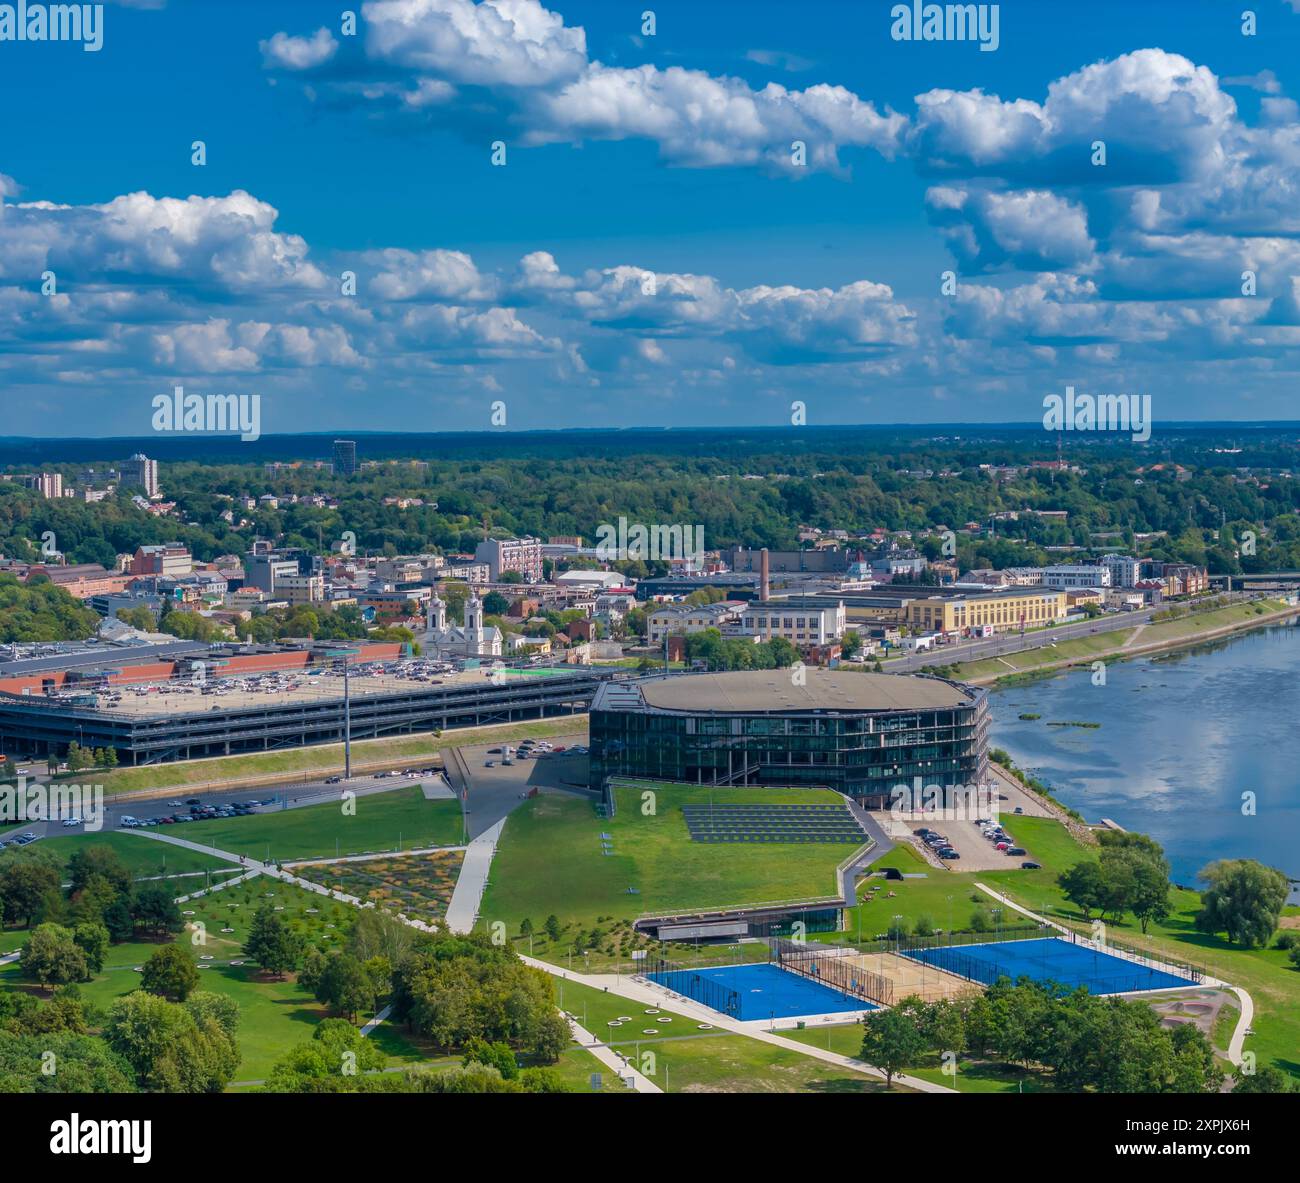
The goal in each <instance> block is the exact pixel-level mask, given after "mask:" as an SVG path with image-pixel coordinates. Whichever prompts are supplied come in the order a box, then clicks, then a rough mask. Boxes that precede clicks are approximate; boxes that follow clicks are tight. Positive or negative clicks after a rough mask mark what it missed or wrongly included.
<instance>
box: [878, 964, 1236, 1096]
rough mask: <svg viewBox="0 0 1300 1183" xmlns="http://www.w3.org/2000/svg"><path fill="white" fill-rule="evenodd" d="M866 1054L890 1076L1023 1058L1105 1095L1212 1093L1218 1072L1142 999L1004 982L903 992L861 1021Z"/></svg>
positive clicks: (1191, 1034) (1022, 1062) (1071, 1087)
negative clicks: (953, 990) (941, 1062)
mask: <svg viewBox="0 0 1300 1183" xmlns="http://www.w3.org/2000/svg"><path fill="white" fill-rule="evenodd" d="M863 1028H864V1034H863V1041H862V1058H863V1059H864V1060H866V1061H867V1062H868V1063H870V1064H874V1065H876V1067H878V1068H880V1069H881V1070H882V1071H883V1072H884V1073H885V1074H886V1079H887V1082H888V1083H890V1084H892V1083H893V1077H894V1076H895V1075H896V1074H897V1073H899V1072H903V1071H905V1070H906V1069H908V1068H912V1067H917V1066H919V1065H921V1064H922V1062H924V1061H925V1060H927V1059H928V1058H931V1057H933V1056H935V1055H936V1054H937V1055H939V1056H941V1057H944V1059H945V1062H946V1063H949V1064H952V1065H953V1066H954V1067H955V1068H956V1070H957V1071H960V1070H961V1068H960V1057H963V1056H965V1057H970V1058H975V1059H979V1060H996V1061H1001V1062H1003V1063H1009V1064H1017V1065H1019V1066H1020V1067H1021V1068H1022V1069H1024V1070H1025V1071H1026V1072H1034V1073H1036V1074H1038V1075H1039V1076H1041V1077H1043V1078H1045V1079H1046V1080H1047V1081H1048V1082H1050V1084H1051V1085H1052V1086H1053V1087H1055V1088H1058V1089H1061V1090H1064V1091H1069V1092H1099V1093H1209V1092H1216V1091H1218V1089H1219V1087H1220V1085H1221V1084H1222V1074H1221V1073H1220V1071H1219V1069H1218V1068H1217V1067H1216V1065H1215V1062H1214V1049H1213V1048H1212V1047H1211V1045H1210V1042H1209V1040H1207V1039H1206V1038H1205V1036H1204V1035H1203V1034H1202V1033H1201V1031H1200V1030H1199V1029H1198V1028H1196V1027H1195V1026H1193V1025H1192V1024H1189V1023H1184V1024H1179V1025H1178V1026H1176V1027H1174V1028H1172V1029H1169V1030H1166V1029H1165V1028H1164V1027H1162V1026H1161V1024H1160V1017H1159V1016H1158V1015H1157V1014H1156V1013H1155V1011H1153V1010H1152V1009H1151V1007H1150V1006H1148V1005H1147V1004H1146V1003H1144V1002H1129V1001H1127V1000H1124V999H1120V998H1115V997H1111V998H1098V997H1096V996H1094V995H1091V994H1089V993H1088V992H1087V991H1086V990H1085V989H1082V988H1080V989H1078V990H1074V991H1071V992H1065V991H1063V990H1060V989H1058V988H1054V987H1053V986H1051V985H1050V984H1047V983H1041V982H1031V981H1028V980H1026V979H1022V980H1021V981H1020V982H1018V983H1012V982H1009V981H1007V980H1006V979H1005V978H1004V979H1002V980H1001V981H999V982H997V983H995V984H994V985H992V986H990V987H989V988H988V989H987V990H986V991H985V992H984V993H982V994H979V995H977V996H974V997H968V998H960V999H946V1000H943V1001H939V1002H931V1003H926V1002H924V1001H922V1000H921V999H920V998H918V997H916V996H912V997H909V998H904V999H902V1000H901V1001H900V1002H898V1003H897V1004H896V1005H894V1006H893V1007H891V1008H889V1009H888V1010H878V1011H873V1012H872V1013H871V1014H869V1015H867V1017H866V1018H865V1019H864V1021H863Z"/></svg>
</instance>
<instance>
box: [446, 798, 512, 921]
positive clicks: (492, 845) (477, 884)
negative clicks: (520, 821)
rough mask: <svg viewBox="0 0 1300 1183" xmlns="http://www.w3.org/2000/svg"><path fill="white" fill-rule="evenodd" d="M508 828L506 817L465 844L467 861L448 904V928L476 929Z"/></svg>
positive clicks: (461, 869)
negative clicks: (485, 890) (502, 837)
mask: <svg viewBox="0 0 1300 1183" xmlns="http://www.w3.org/2000/svg"><path fill="white" fill-rule="evenodd" d="M505 828H506V820H505V818H502V819H501V820H500V821H499V822H497V824H496V825H495V826H493V827H492V828H491V829H490V830H486V831H484V832H483V833H482V834H480V835H479V836H478V837H477V838H475V839H474V841H473V842H471V843H470V844H469V845H468V846H467V847H465V861H464V862H463V863H462V864H461V867H460V875H459V876H457V878H456V890H455V891H453V892H452V895H451V903H450V904H448V905H447V927H448V928H449V929H451V931H452V932H471V931H473V928H474V922H475V921H476V920H477V919H478V909H479V904H481V903H482V902H483V891H484V889H485V888H486V887H487V881H488V872H489V871H490V870H491V869H492V856H493V855H494V854H495V853H496V848H497V842H498V841H499V839H500V838H501V831H502V830H504V829H505Z"/></svg>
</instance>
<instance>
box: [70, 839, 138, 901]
mask: <svg viewBox="0 0 1300 1183" xmlns="http://www.w3.org/2000/svg"><path fill="white" fill-rule="evenodd" d="M68 879H69V880H70V882H71V891H72V894H74V895H75V894H76V893H77V892H79V891H84V890H85V889H86V888H87V887H89V886H90V885H91V884H92V883H93V882H94V881H95V880H96V879H102V880H104V882H106V883H108V884H110V885H111V886H112V887H113V888H114V889H115V890H116V891H118V892H128V891H130V890H131V872H130V871H128V870H127V869H126V865H125V864H124V863H123V862H122V860H121V858H120V857H119V856H118V853H117V851H116V850H114V849H113V847H111V846H102V845H99V844H98V843H93V842H92V843H88V844H86V845H84V846H79V847H78V848H77V849H76V850H75V851H73V853H72V857H71V858H69V859H68Z"/></svg>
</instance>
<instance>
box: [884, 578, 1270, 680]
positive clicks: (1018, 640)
mask: <svg viewBox="0 0 1300 1183" xmlns="http://www.w3.org/2000/svg"><path fill="white" fill-rule="evenodd" d="M1224 598H1231V599H1232V600H1233V601H1239V600H1248V599H1259V598H1260V597H1259V596H1257V595H1255V594H1253V593H1243V592H1233V593H1232V594H1231V596H1230V597H1227V596H1225V597H1224ZM1161 611H1165V609H1164V608H1163V607H1162V608H1142V609H1139V610H1137V611H1134V612H1113V613H1108V614H1107V615H1105V616H1099V617H1097V618H1096V619H1095V620H1081V621H1078V622H1077V623H1074V624H1060V625H1057V626H1056V627H1055V628H1049V629H1039V630H1037V631H1036V632H1030V633H1025V634H1024V636H1023V637H1022V636H1021V635H1020V634H1019V633H1012V632H1008V633H999V634H998V635H997V636H995V637H989V638H988V639H987V640H972V641H962V642H960V643H959V644H955V645H941V646H938V647H936V648H934V649H931V650H927V651H926V652H924V653H914V654H909V655H908V656H907V657H899V658H894V659H892V660H890V661H888V662H886V663H885V666H884V668H885V670H886V671H887V672H888V673H891V674H901V673H907V672H909V671H911V670H919V669H923V668H924V667H925V666H927V665H951V664H952V663H954V662H966V661H983V660H986V659H988V658H993V657H1003V656H1005V655H1006V654H1008V653H1020V652H1023V651H1024V650H1026V649H1041V648H1044V647H1045V646H1050V645H1051V644H1052V642H1053V641H1071V640H1077V639H1078V638H1079V637H1087V636H1091V635H1092V634H1094V633H1108V632H1114V631H1116V630H1119V629H1129V628H1133V627H1134V626H1135V625H1138V624H1149V623H1150V622H1151V617H1152V616H1153V615H1154V614H1155V613H1156V612H1161ZM1007 672H1008V673H1010V672H1011V671H1010V670H1008V671H1007Z"/></svg>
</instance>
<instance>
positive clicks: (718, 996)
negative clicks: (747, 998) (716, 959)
mask: <svg viewBox="0 0 1300 1183" xmlns="http://www.w3.org/2000/svg"><path fill="white" fill-rule="evenodd" d="M714 968H716V966H715V967H714ZM637 974H638V975H639V976H641V977H644V978H647V979H649V980H650V981H652V982H654V983H655V985H658V986H663V987H664V988H665V989H667V990H671V991H672V992H673V993H674V994H680V995H681V996H682V997H683V998H690V999H692V1000H693V1001H695V1002H700V1003H703V1004H704V1005H705V1006H707V1007H708V1008H709V1009H710V1010H716V1011H717V1012H718V1013H719V1014H724V1015H729V1016H730V1017H731V1018H733V1019H738V1018H740V994H739V993H738V992H737V991H735V990H733V989H731V987H729V986H725V985H723V983H722V982H720V981H718V980H717V979H716V978H711V977H706V976H705V975H704V974H702V973H700V972H699V970H697V969H695V968H693V967H691V966H684V965H681V964H679V963H678V962H675V961H668V960H666V959H665V958H663V957H647V958H645V959H644V960H643V961H642V962H641V966H640V968H639V969H638V970H637Z"/></svg>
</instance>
